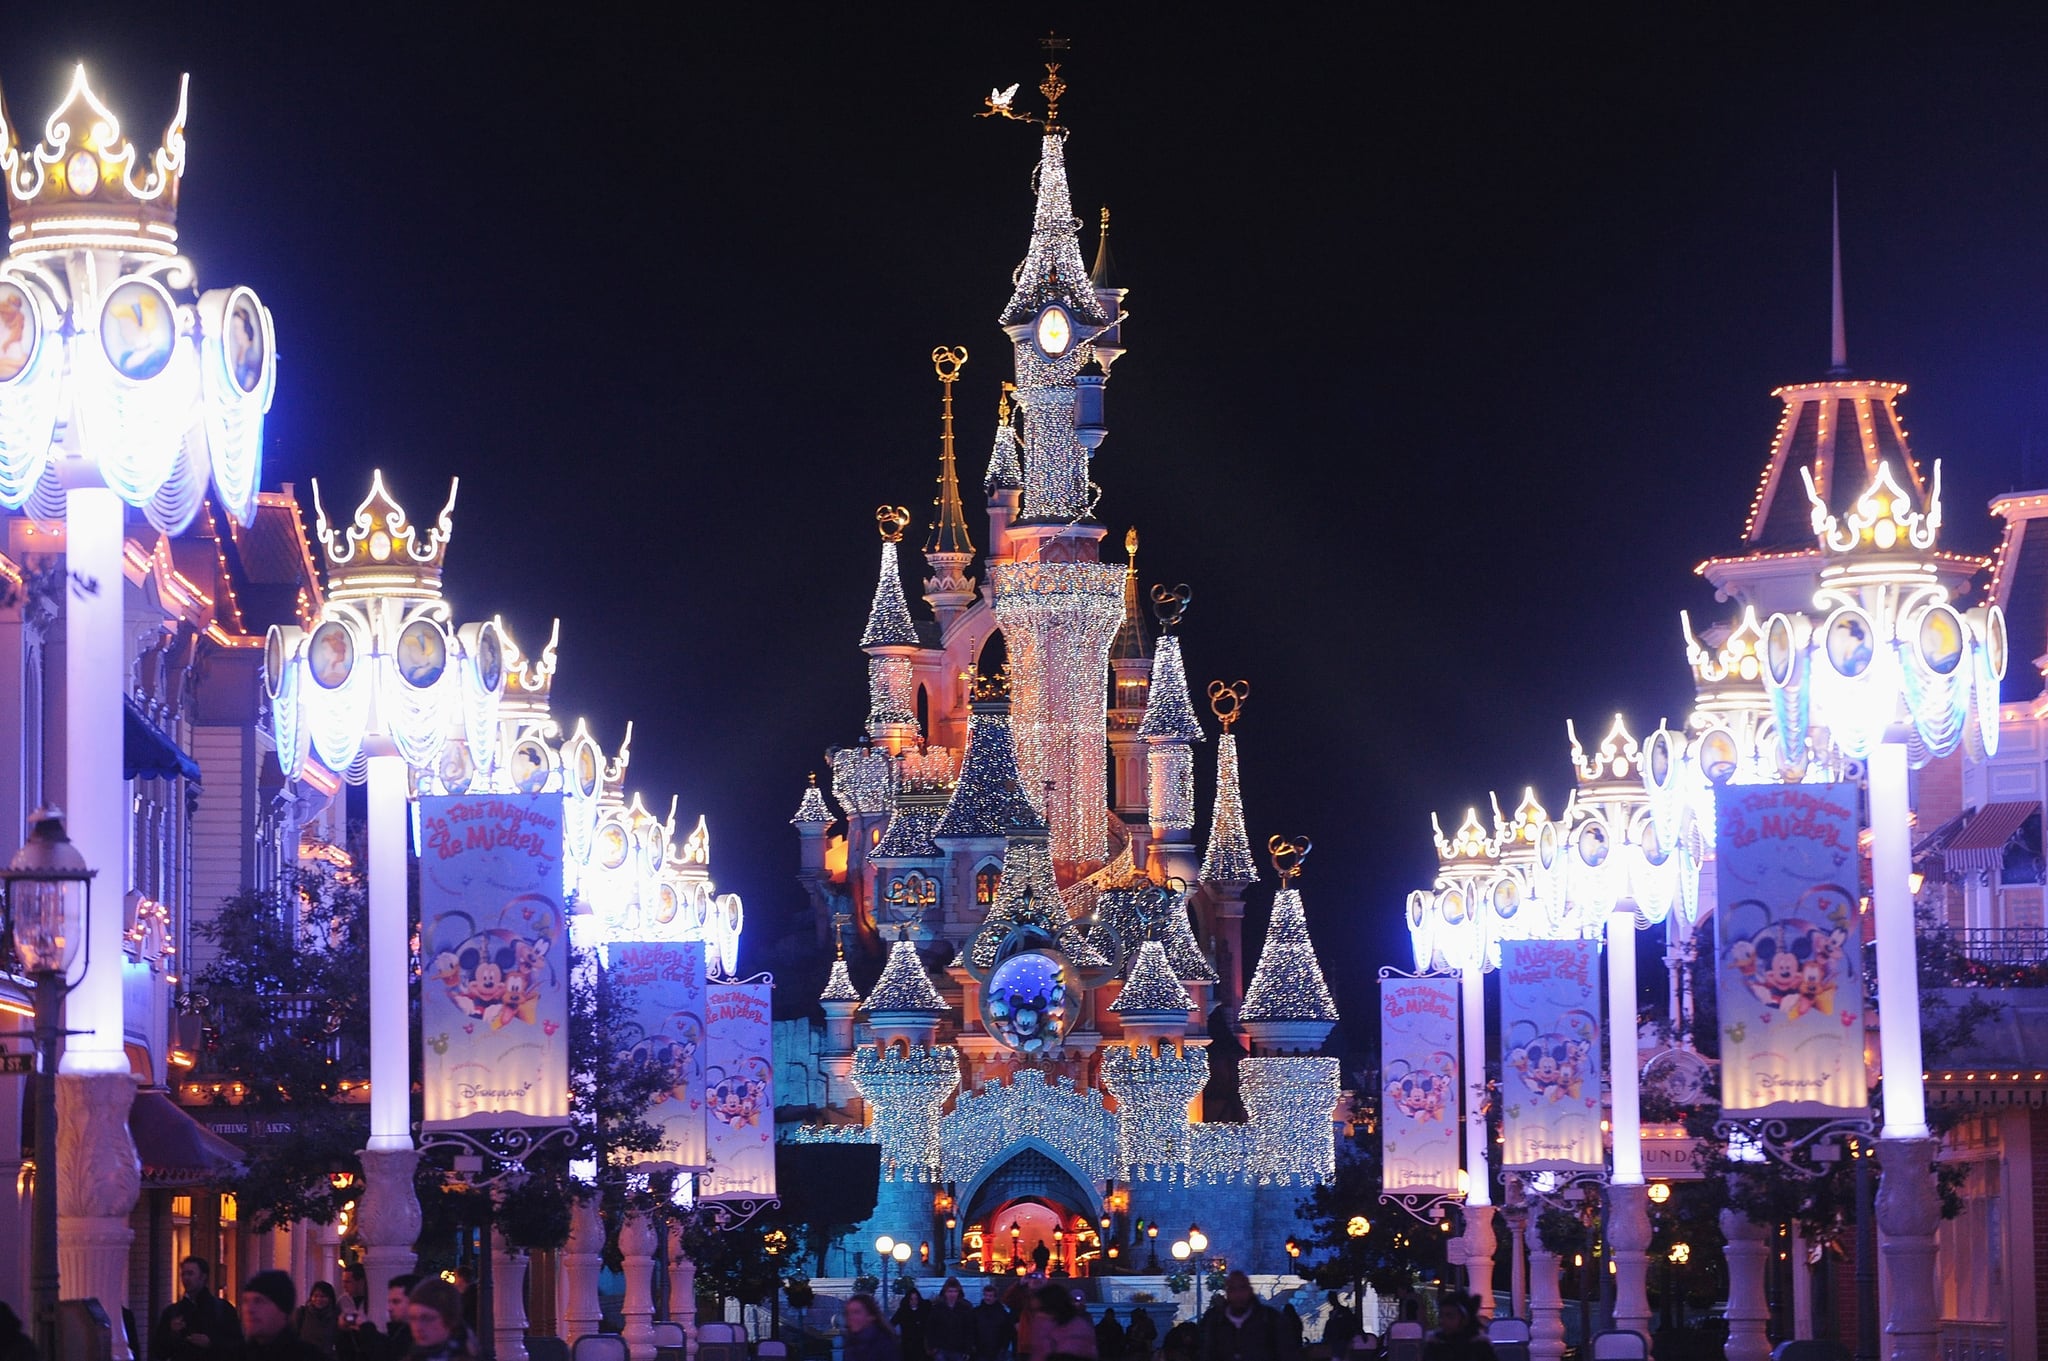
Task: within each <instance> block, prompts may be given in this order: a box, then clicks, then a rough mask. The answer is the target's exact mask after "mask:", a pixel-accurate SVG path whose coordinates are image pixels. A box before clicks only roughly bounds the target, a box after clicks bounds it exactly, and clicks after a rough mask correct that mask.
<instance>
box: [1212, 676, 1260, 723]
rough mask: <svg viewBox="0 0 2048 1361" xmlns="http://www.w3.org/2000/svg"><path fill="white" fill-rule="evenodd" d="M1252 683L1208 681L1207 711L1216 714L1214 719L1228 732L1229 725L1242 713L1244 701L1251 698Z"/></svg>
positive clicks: (1243, 681)
mask: <svg viewBox="0 0 2048 1361" xmlns="http://www.w3.org/2000/svg"><path fill="white" fill-rule="evenodd" d="M1251 695H1252V683H1251V682H1250V681H1245V680H1241V681H1237V682H1235V683H1232V684H1225V683H1224V682H1222V681H1220V680H1214V681H1210V682H1209V711H1210V712H1211V713H1213V714H1215V715H1216V721H1217V722H1218V723H1221V724H1222V725H1223V731H1225V732H1229V731H1230V725H1231V724H1233V723H1235V722H1237V720H1238V719H1239V718H1241V717H1242V716H1243V715H1244V702H1245V701H1246V700H1248V699H1250V698H1251Z"/></svg>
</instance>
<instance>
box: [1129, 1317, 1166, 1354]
mask: <svg viewBox="0 0 2048 1361" xmlns="http://www.w3.org/2000/svg"><path fill="white" fill-rule="evenodd" d="M1158 1346H1159V1325H1158V1324H1156V1323H1154V1322H1153V1321H1152V1316H1151V1315H1150V1314H1148V1313H1146V1312H1145V1311H1144V1310H1143V1309H1142V1308H1140V1307H1139V1306H1137V1305H1132V1306H1131V1326H1130V1327H1128V1328H1126V1329H1124V1354H1125V1355H1126V1356H1129V1357H1131V1358H1132V1361H1152V1353H1153V1351H1154V1350H1155V1349H1157V1348H1158Z"/></svg>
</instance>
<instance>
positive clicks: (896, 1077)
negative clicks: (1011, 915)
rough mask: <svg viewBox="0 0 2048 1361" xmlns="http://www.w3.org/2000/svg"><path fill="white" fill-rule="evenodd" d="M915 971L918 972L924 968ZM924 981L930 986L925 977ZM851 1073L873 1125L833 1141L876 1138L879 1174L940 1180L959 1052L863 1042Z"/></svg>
mask: <svg viewBox="0 0 2048 1361" xmlns="http://www.w3.org/2000/svg"><path fill="white" fill-rule="evenodd" d="M899 943H900V942H899ZM891 962H893V960H892V961H891ZM918 972H919V973H920V974H922V973H923V969H922V968H920V969H919V970H918ZM925 986H926V987H927V988H929V987H930V986H931V983H930V981H929V980H927V981H926V983H925ZM852 1077H853V1085H854V1087H855V1089H856V1090H858V1091H859V1092H860V1094H861V1096H862V1097H863V1098H864V1099H865V1100H866V1101H867V1103H868V1105H869V1106H870V1107H871V1108H872V1110H873V1112H874V1124H873V1125H872V1126H871V1127H870V1129H869V1130H867V1131H863V1133H864V1134H866V1137H865V1138H858V1139H855V1138H848V1137H846V1136H841V1137H840V1140H832V1141H831V1142H838V1141H842V1140H843V1141H844V1142H849V1143H879V1144H880V1145H881V1146H882V1170H883V1174H884V1175H885V1176H887V1177H888V1178H889V1180H891V1181H917V1182H929V1181H934V1180H944V1178H941V1177H939V1176H938V1175H937V1173H938V1170H939V1165H940V1156H941V1155H940V1147H939V1113H940V1111H942V1110H943V1109H944V1108H945V1105H946V1101H947V1100H948V1098H950V1097H951V1096H952V1095H953V1093H954V1091H956V1090H957V1089H958V1088H959V1086H960V1056H959V1055H958V1054H957V1053H956V1052H955V1051H954V1050H953V1048H952V1046H950V1045H939V1044H935V1045H930V1046H926V1045H899V1046H892V1047H891V1048H889V1049H886V1050H878V1049H876V1048H875V1046H873V1045H871V1044H865V1045H862V1046H861V1047H860V1048H859V1049H857V1050H856V1051H854V1055H853V1073H852ZM805 1128H806V1131H810V1130H815V1129H816V1128H818V1127H817V1126H806V1127H805ZM828 1128H829V1127H828ZM806 1141H808V1142H826V1141H824V1140H817V1139H809V1140H806Z"/></svg>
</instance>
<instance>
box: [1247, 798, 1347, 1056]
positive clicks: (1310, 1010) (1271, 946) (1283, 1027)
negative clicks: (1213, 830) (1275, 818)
mask: <svg viewBox="0 0 2048 1361" xmlns="http://www.w3.org/2000/svg"><path fill="white" fill-rule="evenodd" d="M1267 849H1268V851H1269V852H1270V854H1271V857H1272V861H1273V872H1274V874H1275V875H1276V876H1277V877H1278V878H1279V880H1280V891H1279V892H1277V893H1275V894H1274V895H1273V918H1272V921H1271V922H1270V923H1269V924H1268V926H1267V927H1266V943H1265V945H1264V947H1263V948H1262V949H1260V951H1259V965H1258V968H1257V969H1256V970H1255V971H1254V972H1253V974H1252V983H1251V986H1250V987H1249V988H1247V989H1246V990H1245V994H1244V1004H1243V1005H1242V1006H1240V1007H1239V1008H1238V1013H1237V1015H1238V1020H1239V1021H1240V1022H1241V1023H1242V1024H1243V1025H1244V1028H1245V1030H1246V1031H1247V1032H1248V1033H1249V1034H1250V1035H1251V1037H1252V1041H1253V1043H1254V1044H1256V1045H1258V1046H1259V1047H1260V1048H1262V1049H1270V1050H1274V1051H1277V1052H1290V1051H1294V1052H1299V1051H1306V1050H1312V1049H1315V1048H1316V1047H1317V1046H1319V1045H1320V1044H1321V1043H1322V1042H1323V1040H1324V1039H1325V1038H1326V1037H1327V1036H1328V1035H1329V1033H1330V1028H1331V1027H1332V1026H1334V1025H1335V1024H1336V1023H1337V1005H1336V1003H1335V1002H1334V1001H1332V1000H1331V998H1330V986H1329V984H1328V983H1326V982H1325V981H1324V980H1323V970H1322V966H1321V965H1319V964H1317V963H1316V952H1315V946H1314V944H1313V943H1312V942H1311V941H1310V940H1309V935H1308V919H1307V917H1306V916H1304V915H1303V912H1302V906H1301V892H1300V890H1298V889H1296V888H1295V887H1294V883H1295V880H1297V879H1298V878H1300V876H1301V864H1302V861H1304V860H1306V859H1307V858H1308V853H1309V849H1310V842H1309V839H1308V838H1307V837H1303V836H1297V837H1281V836H1276V837H1274V838H1272V839H1271V840H1270V841H1269V842H1268V843H1267Z"/></svg>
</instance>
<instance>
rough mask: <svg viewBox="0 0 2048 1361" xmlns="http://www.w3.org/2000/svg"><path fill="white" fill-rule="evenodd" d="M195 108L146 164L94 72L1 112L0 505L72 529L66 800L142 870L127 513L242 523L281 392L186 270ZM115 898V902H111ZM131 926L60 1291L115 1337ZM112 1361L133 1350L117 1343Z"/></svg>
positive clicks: (112, 921) (63, 1085)
mask: <svg viewBox="0 0 2048 1361" xmlns="http://www.w3.org/2000/svg"><path fill="white" fill-rule="evenodd" d="M184 120H185V93H184V87H183V85H182V84H181V86H180V88H179V97H178V109H177V112H176V113H175V114H174V115H173V116H172V119H171V123H170V126H169V128H168V129H167V130H166V132H165V134H164V140H163V145H162V146H161V148H160V149H158V150H157V151H155V152H154V153H147V154H146V153H144V152H142V151H141V150H140V149H139V148H137V147H136V146H135V145H134V144H133V143H131V142H130V141H129V140H128V138H127V137H126V136H125V135H124V134H123V133H122V131H121V124H120V120H119V119H117V118H116V117H115V116H114V114H113V112H112V111H111V110H109V109H108V108H107V106H106V105H105V104H103V103H102V102H101V101H100V99H99V98H98V96H97V95H95V94H94V93H93V91H92V88H91V86H90V85H89V84H88V83H87V81H86V76H85V68H84V67H82V66H81V67H79V68H78V69H77V71H76V73H75V74H74V76H73V78H72V81H71V86H70V89H69V90H68V91H67V92H66V93H65V96H64V98H63V100H62V101H61V102H60V103H59V104H58V106H57V109H56V111H55V112H53V113H52V114H51V115H50V117H49V119H48V120H47V122H46V123H45V124H44V129H43V135H42V138H41V140H40V142H38V143H37V144H36V145H34V146H30V147H23V146H21V145H20V139H19V138H18V137H17V134H16V129H15V128H14V126H13V125H12V124H11V123H9V122H8V121H7V119H6V116H5V113H4V111H0V176H4V178H5V180H6V182H7V202H8V255H7V259H6V260H5V261H4V262H0V506H5V507H6V508H8V509H10V510H25V511H26V512H27V513H29V514H31V515H34V516H37V517H39V518H44V519H58V518H61V519H62V520H63V522H64V556H65V566H66V569H67V573H68V576H69V581H68V584H67V587H66V590H65V593H64V649H65V668H64V669H65V675H64V704H65V710H64V712H65V752H64V781H63V788H64V802H65V804H66V806H67V807H68V808H69V810H70V832H71V836H72V839H73V840H74V841H75V842H76V843H77V845H78V848H79V850H80V852H81V853H82V854H83V855H84V856H85V859H86V860H87V862H89V863H91V864H95V865H100V866H110V867H111V866H120V865H125V864H127V863H128V821H129V811H128V798H127V782H126V781H125V780H124V779H123V777H122V773H121V744H120V741H119V739H118V737H117V736H110V734H119V732H120V731H121V722H122V718H121V704H122V700H121V692H122V688H123V686H124V684H125V677H126V675H127V672H128V663H129V662H130V661H131V660H132V640H131V639H130V638H129V636H128V632H127V628H126V624H125V621H124V619H123V617H122V614H123V611H122V596H123V592H124V585H125V581H124V576H123V571H122V545H123V543H124V541H125V538H126V519H127V508H128V507H130V506H133V507H136V508H139V509H141V510H143V511H145V512H146V513H147V515H148V517H149V520H150V522H151V523H152V524H154V525H156V526H157V527H158V528H160V529H162V530H164V531H166V532H172V533H175V532H177V531H179V530H182V529H183V528H184V527H185V526H186V525H187V524H188V523H190V521H191V519H192V516H193V515H194V513H195V512H197V510H198V509H199V505H200V502H201V500H202V499H203V498H204V497H205V496H206V493H207V490H208V487H209V485H210V486H211V487H212V489H213V491H214V494H215V496H216V497H217V499H218V503H219V505H220V506H221V508H222V509H223V510H225V511H226V512H227V514H228V515H230V516H231V517H233V518H234V519H236V520H238V521H241V522H243V523H247V522H248V520H249V518H250V515H251V512H252V510H253V508H254V502H255V492H256V487H257V485H258V482H259V481H260V476H261V462H262V446H263V416H264V413H265V412H266V411H267V410H268V409H269V407H270V396H271V390H272V385H273V383H274V381H275V376H276V360H275V346H274V343H273V338H272V333H271V321H270V313H269V312H268V310H266V309H265V308H264V306H263V304H262V303H261V302H259V301H258V300H257V298H256V295H255V294H254V293H252V292H250V291H249V290H248V289H246V288H234V289H215V290H211V291H208V292H204V293H202V292H200V291H198V287H197V281H196V277H195V274H194V271H193V268H192V264H191V262H190V261H189V260H186V259H185V258H184V257H183V256H181V255H179V254H178V246H177V241H178V231H177V204H178V184H179V180H180V178H181V177H182V175H183V174H184V170H185V129H184ZM114 887H115V895H114V896H116V897H118V896H119V891H120V888H121V883H120V882H119V881H117V882H116V884H115V886H114ZM124 925H125V923H124V922H123V921H122V914H120V913H118V912H103V913H101V914H100V915H99V919H98V920H96V921H95V922H93V923H92V925H91V927H90V931H91V939H90V941H89V943H88V944H89V955H90V959H91V963H90V964H89V965H88V966H87V968H86V970H85V972H84V974H83V975H82V976H81V977H80V978H79V979H78V981H77V987H76V988H75V990H74V991H73V993H72V1000H71V1002H70V1004H69V1007H68V1011H69V1027H70V1032H71V1033H70V1037H69V1041H68V1043H67V1044H66V1045H65V1049H64V1058H63V1061H62V1064H61V1076H60V1080H59V1084H58V1085H59V1108H60V1111H61V1112H62V1118H63V1119H64V1121H65V1123H66V1124H67V1125H68V1126H69V1127H71V1128H72V1129H74V1130H78V1131H81V1134H80V1137H78V1138H77V1139H75V1140H73V1139H67V1140H65V1141H64V1152H63V1154H61V1155H60V1157H61V1158H62V1161H63V1165H62V1166H60V1167H59V1168H58V1169H57V1170H56V1173H57V1180H58V1183H59V1196H60V1199H61V1201H62V1205H61V1215H62V1218H63V1220H64V1225H65V1227H64V1233H63V1244H62V1247H61V1248H60V1256H61V1268H62V1273H63V1278H64V1284H63V1288H64V1293H65V1294H66V1295H67V1296H70V1297H73V1298H84V1297H97V1298H98V1299H99V1300H100V1302H101V1303H102V1304H103V1305H105V1306H106V1308H107V1310H108V1312H109V1313H110V1314H112V1315H114V1316H116V1317H118V1316H119V1314H120V1311H121V1308H122V1307H123V1306H124V1305H125V1303H126V1302H127V1298H128V1289H127V1264H128V1246H129V1243H130V1241H131V1240H132V1239H133V1237H134V1234H133V1233H132V1232H131V1231H130V1229H129V1227H128V1215H129V1212H130V1210H131V1209H132V1208H133V1206H134V1204H135V1200H136V1197H137V1195H138V1194H139V1193H140V1170H139V1166H138V1164H137V1162H136V1153H135V1146H134V1143H133V1141H132V1140H131V1139H130V1138H129V1135H128V1121H127V1111H128V1108H129V1105H130V1104H131V1102H132V1101H133V1098H134V1084H133V1082H132V1081H131V1080H130V1078H129V1068H128V1058H127V1054H126V1052H125V1049H124V1041H125V1027H124V1019H125V1008H124V1002H123V995H122V964H123V959H124V949H123V941H122V934H123V927H124ZM113 1346H114V1357H115V1361H125V1359H126V1357H127V1356H128V1347H127V1343H126V1340H125V1338H124V1337H123V1335H122V1333H121V1331H120V1330H119V1329H116V1330H115V1335H114V1342H113Z"/></svg>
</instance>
